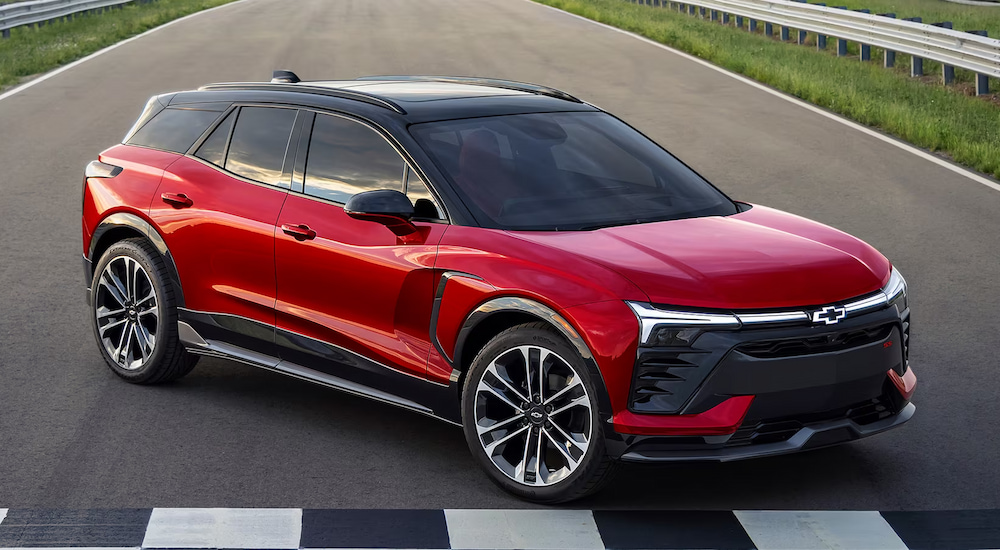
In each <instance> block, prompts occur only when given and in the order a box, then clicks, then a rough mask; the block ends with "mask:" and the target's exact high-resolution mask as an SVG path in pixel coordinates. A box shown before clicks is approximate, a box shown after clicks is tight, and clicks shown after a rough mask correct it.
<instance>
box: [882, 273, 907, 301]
mask: <svg viewBox="0 0 1000 550" xmlns="http://www.w3.org/2000/svg"><path fill="white" fill-rule="evenodd" d="M882 293H883V294H885V301H886V303H888V304H889V305H893V304H899V305H900V308H899V309H900V310H904V309H906V306H907V304H906V279H904V278H903V276H902V275H900V274H899V271H898V270H896V268H895V267H894V268H892V273H890V274H889V282H888V283H886V284H885V287H883V288H882Z"/></svg>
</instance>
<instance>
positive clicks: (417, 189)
mask: <svg viewBox="0 0 1000 550" xmlns="http://www.w3.org/2000/svg"><path fill="white" fill-rule="evenodd" d="M406 197H407V198H408V199H410V202H412V203H413V217H415V218H423V219H428V220H441V219H444V216H443V215H442V214H441V212H442V211H441V207H440V206H438V203H437V201H436V200H434V195H432V194H431V192H430V190H429V189H428V188H427V184H426V183H424V182H423V180H421V179H420V176H418V175H417V174H415V173H414V172H413V170H407V171H406Z"/></svg>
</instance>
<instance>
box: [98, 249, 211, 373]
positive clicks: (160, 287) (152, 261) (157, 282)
mask: <svg viewBox="0 0 1000 550" xmlns="http://www.w3.org/2000/svg"><path fill="white" fill-rule="evenodd" d="M129 260H132V261H134V262H135V263H136V264H138V266H139V267H141V268H142V270H143V271H144V273H145V275H146V277H147V278H148V282H147V281H143V280H141V276H139V277H138V279H139V280H140V282H139V283H135V282H133V283H131V284H133V285H134V286H136V287H137V289H138V290H136V291H134V292H132V293H133V294H137V293H139V292H141V293H143V294H146V295H149V290H150V289H149V288H147V285H148V287H151V290H152V294H153V295H155V297H154V299H153V300H152V301H150V302H144V303H143V304H139V305H133V306H128V305H126V306H125V307H124V308H123V311H125V313H123V314H119V315H115V316H108V315H105V316H103V317H102V318H101V320H99V319H98V316H99V311H102V310H101V309H100V308H101V307H102V306H104V307H105V309H104V311H107V310H108V309H111V308H109V307H107V306H108V305H109V304H111V305H112V307H115V306H116V304H118V303H120V302H121V300H120V299H119V298H121V297H125V298H127V294H128V292H126V293H120V292H119V293H118V294H117V295H115V294H114V293H113V292H112V291H111V290H110V289H109V287H108V286H107V285H102V282H101V280H102V275H103V274H104V272H105V269H106V268H107V267H108V265H109V264H111V263H112V262H115V265H114V266H113V268H112V270H114V269H116V268H119V269H120V268H121V266H123V265H124V266H126V268H127V266H130V265H134V264H131V262H130V261H129ZM119 273H120V271H119ZM119 282H121V281H120V277H119ZM123 284H129V283H123ZM140 287H141V288H140ZM90 288H91V293H90V320H91V325H92V326H93V328H94V338H95V339H96V340H97V348H98V349H99V350H100V352H101V356H102V357H104V361H105V362H106V363H107V365H108V368H110V369H111V371H112V372H114V373H115V374H117V375H118V376H120V377H121V378H123V379H124V380H127V381H128V382H131V383H133V384H160V383H163V382H169V381H171V380H176V379H178V378H180V377H182V376H184V375H186V374H188V373H189V372H191V369H193V368H194V366H195V364H196V363H197V362H198V356H197V355H193V354H190V353H188V352H187V351H186V350H185V349H184V345H183V344H181V341H180V339H179V338H178V336H177V305H176V300H175V298H174V296H175V294H174V288H173V284H172V283H171V281H170V273H169V271H168V269H167V266H166V263H165V262H164V260H163V257H162V256H160V254H159V252H158V251H157V250H156V249H155V248H154V247H153V246H152V245H151V244H150V243H149V242H147V241H146V240H144V239H128V240H123V241H119V242H117V243H115V244H113V245H111V247H110V248H108V249H107V251H105V252H104V255H103V256H101V259H100V261H99V262H98V263H97V266H96V267H95V269H94V279H93V281H91V287H90ZM135 301H138V299H136V300H135ZM126 302H129V303H132V301H131V300H128V299H126ZM150 304H152V306H151V307H155V308H156V316H155V324H154V323H153V320H152V319H151V318H150V317H151V316H152V314H149V315H148V316H145V317H144V316H143V315H144V314H142V313H139V314H136V312H137V311H141V306H146V307H147V308H150ZM140 319H141V320H140ZM102 322H103V323H105V327H104V328H105V333H104V334H105V336H107V338H106V339H105V338H103V337H102V335H101V328H102V327H101V323H102ZM116 322H121V323H124V325H123V326H125V327H132V326H133V325H136V326H138V324H139V323H142V327H141V328H136V332H135V333H130V334H127V335H126V336H127V337H128V338H129V340H128V342H127V346H128V347H126V341H125V339H124V337H123V336H119V334H123V335H125V330H124V329H123V330H121V331H118V330H117V327H110V328H108V327H107V325H110V324H113V323H116ZM150 328H153V330H152V331H150V330H149V329H150ZM142 330H145V331H146V334H150V335H152V336H153V343H152V344H151V347H152V349H151V351H149V353H148V357H147V356H145V353H144V352H145V350H146V347H145V346H143V344H142V343H140V340H139V338H140V336H139V335H140V334H143V333H142ZM133 335H134V336H133ZM143 336H144V335H143ZM133 338H134V339H133ZM119 339H120V340H119ZM105 340H107V341H108V343H109V344H110V345H111V346H114V341H115V340H117V341H119V342H121V344H119V345H118V346H117V349H120V350H124V351H125V353H124V354H118V358H116V357H115V356H113V353H112V352H111V351H109V350H108V348H107V347H106V344H105ZM144 341H145V342H146V344H147V345H148V344H149V340H148V339H146V340H144ZM133 343H134V345H135V346H137V347H136V350H138V351H132V350H131V346H132V345H133ZM130 353H132V354H133V355H134V354H135V353H138V354H139V356H138V357H137V358H136V359H135V361H130V360H129V359H130V355H129V354H130ZM122 355H124V356H122ZM126 363H127V365H126Z"/></svg>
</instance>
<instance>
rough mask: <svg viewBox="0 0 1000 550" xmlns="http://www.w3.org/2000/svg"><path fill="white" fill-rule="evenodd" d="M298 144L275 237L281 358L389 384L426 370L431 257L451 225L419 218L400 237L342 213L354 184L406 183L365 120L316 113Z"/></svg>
mask: <svg viewBox="0 0 1000 550" xmlns="http://www.w3.org/2000/svg"><path fill="white" fill-rule="evenodd" d="M303 135H306V134H303ZM300 154H305V155H306V161H305V163H304V167H303V168H302V171H303V177H302V181H301V183H300V182H298V181H296V182H294V183H293V192H291V193H289V196H288V199H287V200H286V201H285V204H284V207H283V208H282V210H281V215H280V216H279V219H278V223H277V225H278V231H277V234H276V237H275V266H276V271H277V303H276V306H275V308H276V310H277V320H276V323H277V329H278V330H277V342H278V345H279V352H280V354H281V357H282V359H286V360H288V361H289V362H291V363H294V364H297V365H301V366H304V367H308V368H311V369H314V370H319V371H322V372H324V373H327V374H332V375H334V376H337V377H339V378H343V379H348V380H350V381H353V382H357V383H361V384H364V385H366V386H370V387H375V388H382V389H386V390H387V391H391V392H392V391H393V390H394V389H395V386H397V385H398V381H399V380H400V377H401V376H402V377H404V381H405V378H407V377H408V378H411V379H413V378H416V379H422V378H424V376H425V372H426V365H427V356H428V352H429V351H430V342H429V336H428V332H429V325H430V314H431V304H432V302H433V294H434V288H433V284H434V281H433V268H434V261H435V257H436V254H437V243H438V241H439V240H440V239H441V236H442V235H443V234H444V230H445V229H446V227H447V225H446V224H444V223H438V222H434V221H431V220H426V221H415V224H416V225H417V226H418V228H419V231H418V232H417V233H416V234H413V235H408V236H407V237H406V238H405V239H404V238H401V237H397V236H396V235H395V234H394V233H393V232H392V231H390V230H389V229H388V228H387V227H385V226H384V225H381V224H379V223H376V222H370V221H361V220H356V219H354V218H351V217H349V216H348V215H347V214H345V213H344V208H343V204H344V203H345V202H346V201H347V200H348V199H349V198H350V197H351V196H352V195H354V194H355V193H359V192H362V191H368V190H374V189H395V190H399V191H403V189H404V184H403V174H404V166H405V163H404V161H403V159H402V157H400V155H399V154H398V153H397V152H396V150H395V149H394V148H393V146H392V145H390V144H389V142H388V141H387V140H386V138H384V137H383V136H382V134H381V133H379V132H378V131H376V130H375V129H373V128H371V127H369V126H367V125H365V124H362V123H360V122H358V121H355V120H353V119H349V118H346V117H341V116H336V115H328V114H316V115H315V121H314V123H313V127H312V133H311V139H310V140H309V142H308V146H307V147H305V146H303V147H302V149H301V150H300ZM297 170H298V168H297ZM297 177H298V176H297ZM422 191H423V193H424V194H426V190H425V189H424V190H422ZM420 192H421V190H415V191H414V197H415V198H416V197H417V196H420V197H424V194H420ZM393 393H396V392H393Z"/></svg>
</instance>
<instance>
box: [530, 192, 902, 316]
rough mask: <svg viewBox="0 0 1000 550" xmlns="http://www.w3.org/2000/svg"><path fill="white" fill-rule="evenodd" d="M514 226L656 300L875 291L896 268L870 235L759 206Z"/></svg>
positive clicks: (796, 300)
mask: <svg viewBox="0 0 1000 550" xmlns="http://www.w3.org/2000/svg"><path fill="white" fill-rule="evenodd" d="M515 235H516V236H517V237H519V238H522V239H526V240H529V241H532V242H535V243H537V244H541V245H545V246H550V247H553V248H558V249H560V250H564V251H567V252H572V253H575V254H578V255H580V256H583V257H586V258H588V259H589V260H591V261H593V262H595V263H598V264H601V265H603V266H605V267H607V268H609V269H611V270H614V271H616V272H617V273H619V274H620V275H622V276H623V277H625V278H627V279H628V280H630V281H631V282H632V283H634V284H635V285H636V286H638V287H639V288H640V289H641V290H642V291H643V292H645V293H646V294H647V295H648V296H649V299H650V301H651V302H653V303H657V304H668V305H677V306H687V307H703V308H721V309H765V308H787V307H800V306H810V305H822V304H828V303H832V302H837V301H841V300H846V299H848V298H853V297H856V296H860V295H862V294H867V293H869V292H874V291H876V290H878V289H879V288H881V287H882V286H883V285H884V284H885V283H886V282H887V281H888V279H889V270H890V264H889V261H888V260H886V259H885V257H884V256H882V255H881V254H880V253H879V252H878V251H877V250H875V249H874V248H872V247H871V246H869V245H868V244H866V243H864V242H863V241H861V240H859V239H856V238H854V237H852V236H850V235H848V234H846V233H844V232H842V231H838V230H836V229H833V228H832V227H828V226H825V225H823V224H820V223H817V222H813V221H810V220H807V219H805V218H801V217H799V216H795V215H792V214H788V213H786V212H781V211H779V210H774V209H771V208H766V207H762V206H754V207H753V208H751V209H749V210H747V211H745V212H741V213H739V214H735V215H732V216H725V217H721V216H714V217H707V218H691V219H685V220H673V221H666V222H658V223H646V224H637V225H627V226H619V227H608V228H604V229H598V230H594V231H576V232H544V233H542V232H518V233H516V234H515Z"/></svg>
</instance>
